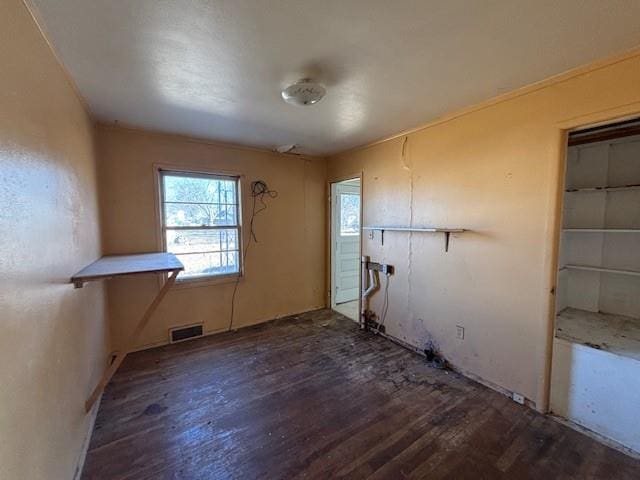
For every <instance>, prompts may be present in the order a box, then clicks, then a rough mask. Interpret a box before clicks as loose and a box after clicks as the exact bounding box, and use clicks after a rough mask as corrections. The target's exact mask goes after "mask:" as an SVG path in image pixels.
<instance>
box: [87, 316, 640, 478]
mask: <svg viewBox="0 0 640 480" xmlns="http://www.w3.org/2000/svg"><path fill="white" fill-rule="evenodd" d="M83 478H85V479H109V480H112V479H120V478H123V479H124V478H127V479H189V480H196V479H232V478H238V479H256V478H264V479H299V478H305V479H311V478H318V479H330V478H356V479H357V478H377V479H403V478H428V479H438V478H451V479H465V478H470V479H482V478H509V479H526V478H532V479H535V478H539V479H545V480H548V479H559V478H580V479H587V478H602V479H615V478H624V479H638V478H640V461H638V460H634V459H632V458H631V457H628V456H626V455H623V454H622V453H619V452H617V451H615V450H612V449H610V448H608V447H606V446H604V445H602V444H600V443H598V442H596V441H595V440H592V439H591V438H589V437H587V436H584V435H582V434H580V433H577V432H575V431H574V430H571V429H569V428H567V427H564V426H562V425H560V424H559V423H557V422H555V421H553V420H552V419H550V418H547V417H545V416H543V415H540V414H538V413H536V412H534V411H532V410H530V409H528V408H525V407H523V406H520V405H518V404H516V403H514V402H512V401H510V400H509V399H507V398H506V397H504V396H502V395H500V394H498V393H495V392H493V391H492V390H489V389H487V388H485V387H483V386H481V385H479V384H476V383H474V382H472V381H470V380H468V379H466V378H464V377H461V376H458V375H456V374H454V373H451V372H446V371H443V370H437V369H434V368H431V367H429V366H427V365H425V363H424V360H423V359H422V358H421V357H419V356H417V355H415V354H413V353H410V352H409V351H407V350H404V349H403V348H401V347H399V346H397V345H395V344H393V343H391V342H389V341H388V340H385V339H383V338H381V337H377V336H374V335H373V334H368V333H361V332H360V331H359V330H358V329H357V327H356V325H355V324H354V323H353V322H352V321H350V320H347V319H345V318H344V317H342V316H341V315H340V314H337V313H333V312H330V311H327V310H322V311H317V312H311V313H307V314H304V315H300V316H297V317H292V318H289V319H283V320H278V321H276V322H272V323H269V324H263V325H261V326H258V327H252V328H248V329H244V330H241V331H240V332H237V333H226V334H222V335H217V336H213V337H208V338H203V339H199V340H195V341H191V342H185V343H181V344H176V345H171V346H167V347H162V348H157V349H153V350H147V351H145V352H140V353H136V354H132V355H130V356H129V357H127V359H126V360H125V362H124V364H123V365H122V367H121V368H120V370H119V371H118V372H117V374H116V376H115V377H114V379H113V380H112V382H111V384H110V385H109V386H108V388H107V390H106V392H105V395H104V398H103V400H102V405H101V407H100V411H99V413H98V418H97V421H96V426H95V431H94V433H93V437H92V439H91V445H90V449H89V452H88V455H87V459H86V463H85V468H84V472H83Z"/></svg>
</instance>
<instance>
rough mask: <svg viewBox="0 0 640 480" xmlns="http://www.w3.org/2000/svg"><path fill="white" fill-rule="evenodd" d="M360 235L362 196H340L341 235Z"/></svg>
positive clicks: (345, 194) (343, 194)
mask: <svg viewBox="0 0 640 480" xmlns="http://www.w3.org/2000/svg"><path fill="white" fill-rule="evenodd" d="M359 234H360V195H358V194H354V193H341V194H340V235H343V236H345V235H359Z"/></svg>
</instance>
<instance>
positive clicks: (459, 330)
mask: <svg viewBox="0 0 640 480" xmlns="http://www.w3.org/2000/svg"><path fill="white" fill-rule="evenodd" d="M456 337H458V338H459V339H460V340H464V327H462V326H460V325H456Z"/></svg>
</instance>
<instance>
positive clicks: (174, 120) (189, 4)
mask: <svg viewBox="0 0 640 480" xmlns="http://www.w3.org/2000/svg"><path fill="white" fill-rule="evenodd" d="M30 1H31V2H32V3H33V4H34V6H35V7H36V8H35V9H36V15H37V16H38V17H39V18H40V21H41V22H42V23H43V27H44V29H45V31H46V32H47V34H48V36H49V37H50V39H51V40H52V42H53V44H54V47H55V48H56V50H57V52H58V54H59V55H60V57H61V59H62V61H63V62H64V63H65V65H66V66H67V68H68V69H69V71H70V72H71V75H72V77H73V78H74V80H75V82H76V83H77V85H78V87H79V89H80V92H81V93H82V95H83V96H84V97H85V98H86V99H87V101H88V103H89V105H90V107H91V110H92V112H93V114H94V115H95V116H96V117H97V118H98V119H100V120H103V121H109V122H112V121H118V122H120V123H122V124H126V125H131V126H137V127H142V128H148V129H153V130H160V131H166V132H172V133H182V134H187V135H191V136H196V137H203V138H207V139H214V140H221V141H227V142H233V143H241V144H245V145H252V146H259V147H267V148H273V147H275V146H277V145H283V144H292V143H296V144H299V145H301V150H302V151H304V152H306V153H310V154H330V153H334V152H338V151H342V150H345V149H348V148H351V147H354V146H358V145H362V144H365V143H369V142H371V141H374V140H377V139H380V138H383V137H386V136H389V135H392V134H394V133H397V132H399V131H402V130H405V129H409V128H412V127H416V126H418V125H421V124H424V123H426V122H427V121H429V120H433V119H435V118H437V117H439V116H441V115H443V114H445V113H448V112H451V111H453V110H456V109H459V108H462V107H465V106H468V105H471V104H474V103H477V102H479V101H482V100H485V99H488V98H491V97H493V96H496V95H497V94H499V93H504V92H505V91H508V90H512V89H514V88H517V87H520V86H523V85H526V84H529V83H532V82H535V81H537V80H541V79H544V78H546V77H549V76H551V75H554V74H556V73H560V72H562V71H565V70H567V69H570V68H572V67H576V66H578V65H582V64H585V63H588V62H590V61H592V60H595V59H598V58H602V57H604V56H607V55H610V54H612V53H616V52H619V51H622V50H624V49H627V48H631V47H633V46H636V45H638V44H640V21H639V20H638V19H639V18H640V1H639V0H626V1H625V0H606V1H604V0H446V1H444V0H253V1H251V0H217V1H216V0H118V1H114V0H30ZM303 76H312V77H313V78H314V79H317V80H320V81H322V82H323V83H324V84H325V85H326V86H327V90H328V92H327V96H326V97H325V98H324V100H322V101H321V102H320V103H319V104H317V105H314V106H309V107H294V106H290V105H287V104H285V103H284V102H283V101H282V99H281V98H280V90H281V89H282V88H283V87H284V86H286V85H287V84H288V83H292V82H293V81H295V80H297V79H298V78H300V77H303Z"/></svg>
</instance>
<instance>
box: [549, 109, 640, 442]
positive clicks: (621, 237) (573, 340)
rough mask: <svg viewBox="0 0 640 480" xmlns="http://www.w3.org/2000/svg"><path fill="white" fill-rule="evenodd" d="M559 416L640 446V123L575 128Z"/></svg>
mask: <svg viewBox="0 0 640 480" xmlns="http://www.w3.org/2000/svg"><path fill="white" fill-rule="evenodd" d="M562 205H563V210H562V233H561V237H560V245H559V260H558V263H559V265H558V267H559V269H558V273H557V289H556V318H555V328H554V339H553V355H552V367H551V398H550V407H551V411H552V413H554V414H556V415H559V416H561V417H564V418H567V419H569V420H570V421H572V422H573V423H576V424H578V425H581V426H583V427H586V428H587V429H589V430H591V431H594V432H596V433H598V434H600V435H602V436H604V437H606V438H608V439H610V440H613V441H614V442H616V443H618V444H619V445H622V446H623V447H625V448H627V449H631V450H633V451H634V452H636V453H637V452H640V434H639V433H638V428H637V421H636V417H637V406H638V404H639V403H640V393H639V392H640V213H639V212H640V120H638V119H636V120H630V121H625V122H620V123H616V124H610V125H605V126H599V127H594V128H589V129H584V130H579V131H575V132H572V133H570V135H569V138H568V148H567V158H566V162H565V184H564V195H563V201H562Z"/></svg>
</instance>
